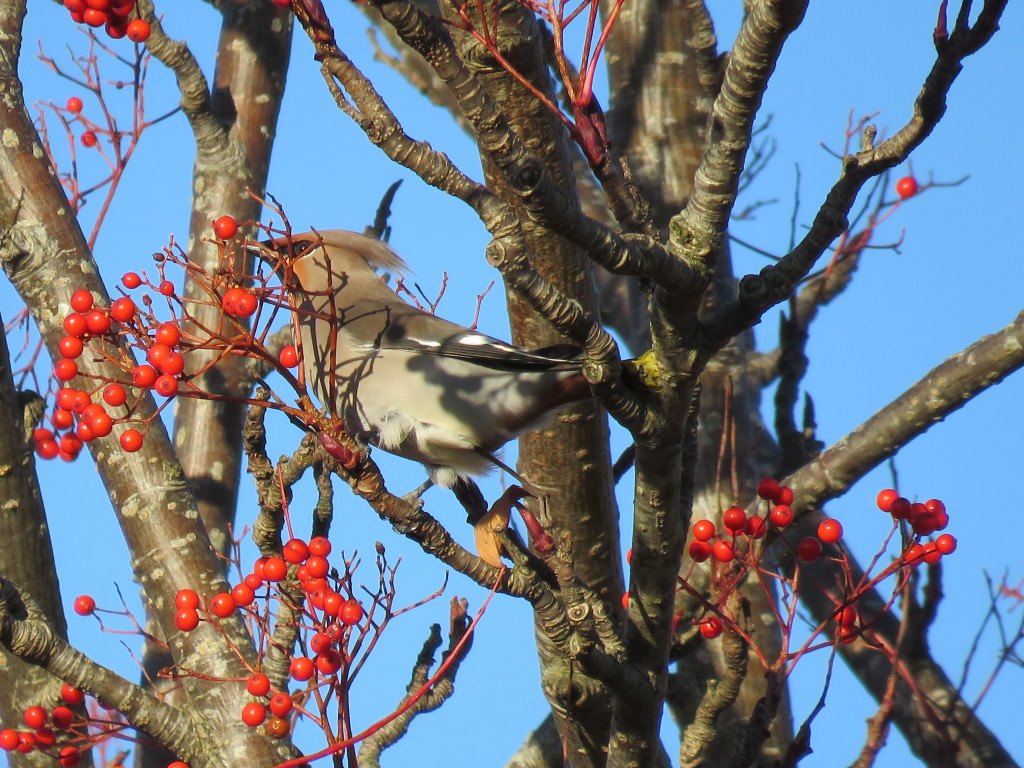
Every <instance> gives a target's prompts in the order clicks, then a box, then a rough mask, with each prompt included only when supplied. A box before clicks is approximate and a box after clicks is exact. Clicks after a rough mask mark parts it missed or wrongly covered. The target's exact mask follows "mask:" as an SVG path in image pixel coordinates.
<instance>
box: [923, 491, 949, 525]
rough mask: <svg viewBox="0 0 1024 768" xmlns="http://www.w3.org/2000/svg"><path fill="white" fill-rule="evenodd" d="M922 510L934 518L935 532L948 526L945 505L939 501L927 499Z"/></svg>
mask: <svg viewBox="0 0 1024 768" xmlns="http://www.w3.org/2000/svg"><path fill="white" fill-rule="evenodd" d="M924 508H925V509H926V510H928V512H929V513H930V514H931V516H932V517H933V518H934V520H935V530H936V531H941V530H944V529H945V528H946V526H947V525H949V514H948V513H947V512H946V505H945V504H943V503H942V502H941V501H939V500H938V499H928V501H926V502H925V503H924Z"/></svg>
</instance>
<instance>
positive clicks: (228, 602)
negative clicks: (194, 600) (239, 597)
mask: <svg viewBox="0 0 1024 768" xmlns="http://www.w3.org/2000/svg"><path fill="white" fill-rule="evenodd" d="M235 608H236V606H235V599H234V598H233V597H231V595H230V594H229V593H228V592H221V593H220V594H217V595H214V596H213V598H212V599H211V600H210V613H212V614H213V615H214V616H216V617H217V618H219V619H226V618H227V617H228V616H230V615H231V614H233V613H234V612H235Z"/></svg>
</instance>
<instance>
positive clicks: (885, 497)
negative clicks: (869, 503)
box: [875, 488, 900, 512]
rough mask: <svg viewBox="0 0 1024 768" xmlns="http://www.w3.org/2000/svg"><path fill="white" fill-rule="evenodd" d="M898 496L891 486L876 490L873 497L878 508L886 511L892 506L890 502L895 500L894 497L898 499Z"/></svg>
mask: <svg viewBox="0 0 1024 768" xmlns="http://www.w3.org/2000/svg"><path fill="white" fill-rule="evenodd" d="M899 497H900V495H899V494H898V493H896V491H894V490H893V489H892V488H886V489H885V490H884V491H879V492H878V496H877V497H876V499H875V503H876V504H877V505H878V508H879V509H880V510H882V511H883V512H888V511H889V510H890V509H891V507H892V503H893V502H894V501H896V499H898V498H899Z"/></svg>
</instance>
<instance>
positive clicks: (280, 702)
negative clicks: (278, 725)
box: [270, 693, 294, 717]
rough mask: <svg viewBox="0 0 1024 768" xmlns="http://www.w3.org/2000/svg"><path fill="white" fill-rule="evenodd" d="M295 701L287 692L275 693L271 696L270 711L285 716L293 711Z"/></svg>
mask: <svg viewBox="0 0 1024 768" xmlns="http://www.w3.org/2000/svg"><path fill="white" fill-rule="evenodd" d="M293 706H294V703H293V702H292V697H291V696H289V695H288V694H287V693H275V694H274V695H273V696H271V697H270V711H271V712H273V713H274V714H275V715H277V716H278V717H284V716H285V715H287V714H288V713H289V712H291V711H292V707H293Z"/></svg>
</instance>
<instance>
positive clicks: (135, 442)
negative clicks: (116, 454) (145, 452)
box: [118, 429, 142, 453]
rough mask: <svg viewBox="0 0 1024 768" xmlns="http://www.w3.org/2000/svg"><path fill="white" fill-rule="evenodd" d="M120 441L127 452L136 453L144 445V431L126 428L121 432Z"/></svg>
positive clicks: (122, 448)
mask: <svg viewBox="0 0 1024 768" xmlns="http://www.w3.org/2000/svg"><path fill="white" fill-rule="evenodd" d="M118 442H119V443H121V450H123V451H124V452H125V453H135V452H136V451H137V450H139V449H140V448H141V447H142V433H141V432H139V431H138V430H137V429H126V430H125V431H124V432H122V433H121V437H119V438H118Z"/></svg>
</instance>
